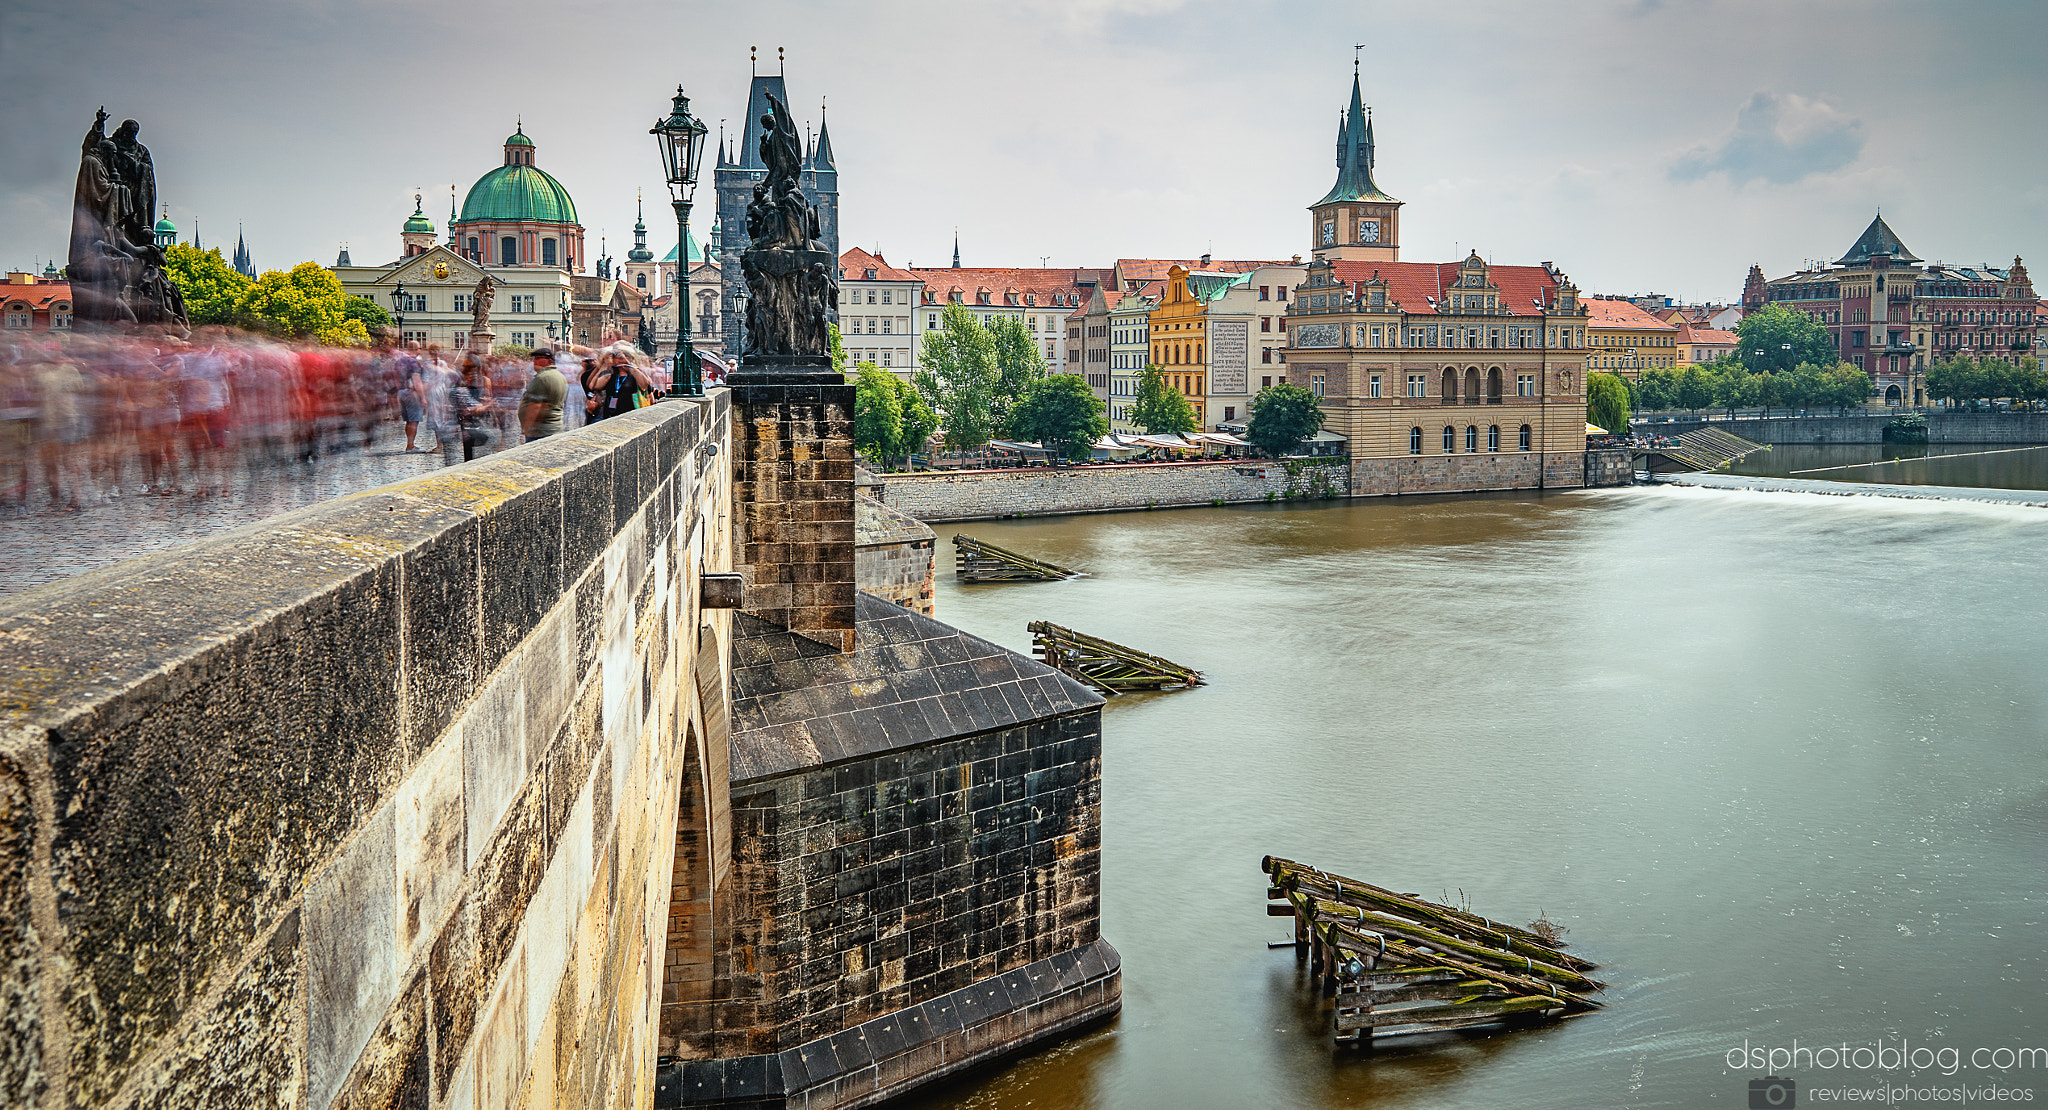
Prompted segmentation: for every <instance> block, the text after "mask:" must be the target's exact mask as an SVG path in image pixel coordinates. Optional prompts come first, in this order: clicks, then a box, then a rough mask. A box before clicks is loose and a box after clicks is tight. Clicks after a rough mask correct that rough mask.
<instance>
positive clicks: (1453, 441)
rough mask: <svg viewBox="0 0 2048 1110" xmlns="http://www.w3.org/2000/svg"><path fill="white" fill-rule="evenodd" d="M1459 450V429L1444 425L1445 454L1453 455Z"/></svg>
mask: <svg viewBox="0 0 2048 1110" xmlns="http://www.w3.org/2000/svg"><path fill="white" fill-rule="evenodd" d="M1457 449H1458V429H1456V428H1453V427H1451V426H1450V425H1449V424H1446V425H1444V454H1446V455H1448V454H1451V453H1453V452H1455V451H1456V450H1457Z"/></svg>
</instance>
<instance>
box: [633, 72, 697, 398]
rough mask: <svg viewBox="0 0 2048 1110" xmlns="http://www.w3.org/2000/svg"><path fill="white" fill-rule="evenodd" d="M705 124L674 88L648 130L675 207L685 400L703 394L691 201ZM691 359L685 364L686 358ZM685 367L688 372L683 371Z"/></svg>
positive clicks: (679, 386) (679, 372)
mask: <svg viewBox="0 0 2048 1110" xmlns="http://www.w3.org/2000/svg"><path fill="white" fill-rule="evenodd" d="M708 131H709V128H706V127H705V126H704V124H703V121H701V120H698V119H696V118H695V117H693V116H691V115H690V98H689V97H687V96H684V95H683V87H682V86H681V85H677V86H676V98H675V103H674V104H673V105H672V106H671V110H670V111H669V114H668V118H667V119H665V120H660V121H657V122H656V123H655V125H654V126H653V127H651V128H649V129H648V134H650V135H653V136H654V138H655V142H656V143H657V144H658V145H659V146H660V147H661V165H662V170H663V171H664V172H665V173H666V174H667V176H668V195H669V201H670V203H672V204H674V205H675V209H676V293H675V295H676V296H679V297H681V298H682V300H680V301H678V302H677V306H676V307H677V308H678V309H679V311H678V312H677V317H678V320H679V326H678V327H677V329H676V362H677V364H678V365H677V366H676V374H675V385H676V393H677V394H678V395H679V396H683V397H702V396H704V367H703V365H702V364H701V363H699V362H698V361H697V359H696V358H695V357H693V356H694V353H695V352H692V351H691V350H690V249H689V247H690V198H691V197H692V196H693V195H694V194H695V193H696V191H697V170H698V168H699V167H700V166H701V165H702V163H703V158H704V136H705V134H706V133H707V132H708ZM686 359H687V360H688V361H687V362H685V360H686ZM686 366H687V369H685V367H686Z"/></svg>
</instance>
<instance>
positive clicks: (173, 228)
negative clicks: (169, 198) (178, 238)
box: [156, 212, 178, 235]
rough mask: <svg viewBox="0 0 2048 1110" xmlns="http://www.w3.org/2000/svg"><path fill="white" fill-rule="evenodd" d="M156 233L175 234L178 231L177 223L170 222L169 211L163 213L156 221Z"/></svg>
mask: <svg viewBox="0 0 2048 1110" xmlns="http://www.w3.org/2000/svg"><path fill="white" fill-rule="evenodd" d="M156 233H157V234H158V235H176V234H177V233H178V225H177V224H174V223H172V222H171V215H170V213H168V212H166V213H164V218H163V219H161V220H158V221H157V222H156Z"/></svg>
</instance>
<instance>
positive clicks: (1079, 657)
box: [1024, 621, 1202, 697]
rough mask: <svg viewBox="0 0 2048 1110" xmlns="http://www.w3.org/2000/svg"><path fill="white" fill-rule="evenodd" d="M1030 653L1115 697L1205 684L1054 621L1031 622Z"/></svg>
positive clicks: (1194, 673)
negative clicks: (1132, 692) (1128, 692)
mask: <svg viewBox="0 0 2048 1110" xmlns="http://www.w3.org/2000/svg"><path fill="white" fill-rule="evenodd" d="M1024 627H1025V630H1026V631H1028V632H1030V633H1031V654H1033V655H1036V656H1037V657H1038V659H1039V661H1040V662H1042V663H1044V664H1045V665H1046V666H1048V667H1051V668H1052V669H1054V670H1056V671H1060V672H1061V673H1063V674H1067V675H1070V676H1072V677H1073V678H1076V679H1079V680H1080V681H1081V682H1084V683H1086V684H1087V685H1089V686H1093V687H1095V688H1096V689H1097V690H1100V691H1102V692H1103V693H1104V694H1105V695H1108V696H1110V697H1115V696H1116V695H1118V694H1121V693H1123V692H1125V691H1127V690H1164V689H1166V688H1168V687H1181V688H1186V687H1190V686H1200V685H1202V672H1200V671H1198V670H1194V669H1193V668H1190V667H1183V666H1181V665H1180V664H1179V663H1175V662H1173V661H1172V660H1169V659H1161V658H1160V657H1158V656H1157V655H1148V654H1146V653H1145V652H1142V651H1139V650H1137V649H1136V648H1127V647H1125V646H1123V645H1122V644H1119V643H1113V642H1111V641H1109V640H1105V639H1103V638H1101V637H1100V636H1090V635H1088V634H1087V633H1085V632H1076V631H1074V630H1073V629H1071V628H1064V627H1061V626H1060V625H1057V624H1054V623H1052V622H1051V621H1032V622H1031V623H1030V624H1027V625H1025V626H1024Z"/></svg>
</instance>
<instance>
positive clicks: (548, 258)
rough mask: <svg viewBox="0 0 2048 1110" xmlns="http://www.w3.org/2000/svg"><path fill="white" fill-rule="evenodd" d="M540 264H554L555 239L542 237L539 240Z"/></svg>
mask: <svg viewBox="0 0 2048 1110" xmlns="http://www.w3.org/2000/svg"><path fill="white" fill-rule="evenodd" d="M540 264H541V265H543V266H552V265H554V264H555V241H554V240H553V239H542V240H541V241H540Z"/></svg>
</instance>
